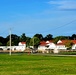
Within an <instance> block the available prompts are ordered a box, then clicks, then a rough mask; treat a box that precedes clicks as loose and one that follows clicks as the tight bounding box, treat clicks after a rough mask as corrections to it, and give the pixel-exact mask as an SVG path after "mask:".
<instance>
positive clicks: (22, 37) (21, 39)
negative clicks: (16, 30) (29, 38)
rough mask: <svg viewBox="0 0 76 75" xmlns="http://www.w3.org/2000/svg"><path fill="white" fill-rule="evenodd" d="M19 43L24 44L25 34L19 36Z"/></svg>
mask: <svg viewBox="0 0 76 75" xmlns="http://www.w3.org/2000/svg"><path fill="white" fill-rule="evenodd" d="M20 41H21V42H26V35H25V33H23V34H22V35H21V36H20Z"/></svg>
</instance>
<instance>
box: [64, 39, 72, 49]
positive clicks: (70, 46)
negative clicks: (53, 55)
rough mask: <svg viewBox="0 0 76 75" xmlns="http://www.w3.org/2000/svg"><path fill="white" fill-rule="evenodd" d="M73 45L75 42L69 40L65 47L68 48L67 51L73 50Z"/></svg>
mask: <svg viewBox="0 0 76 75" xmlns="http://www.w3.org/2000/svg"><path fill="white" fill-rule="evenodd" d="M72 45H73V42H72V41H71V40H68V41H67V42H65V46H66V47H67V49H71V48H72Z"/></svg>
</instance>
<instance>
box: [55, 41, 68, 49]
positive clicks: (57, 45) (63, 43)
mask: <svg viewBox="0 0 76 75" xmlns="http://www.w3.org/2000/svg"><path fill="white" fill-rule="evenodd" d="M66 41H67V40H59V41H58V42H57V44H56V48H57V49H58V50H66V49H67V47H65V42H66Z"/></svg>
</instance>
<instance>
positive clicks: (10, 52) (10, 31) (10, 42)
mask: <svg viewBox="0 0 76 75" xmlns="http://www.w3.org/2000/svg"><path fill="white" fill-rule="evenodd" d="M9 33H10V53H9V55H11V28H10V31H9Z"/></svg>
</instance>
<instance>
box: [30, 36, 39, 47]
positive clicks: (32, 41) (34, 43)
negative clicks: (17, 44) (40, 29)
mask: <svg viewBox="0 0 76 75" xmlns="http://www.w3.org/2000/svg"><path fill="white" fill-rule="evenodd" d="M39 44H40V40H39V38H37V37H33V38H31V39H30V46H34V47H38V45H39Z"/></svg>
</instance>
